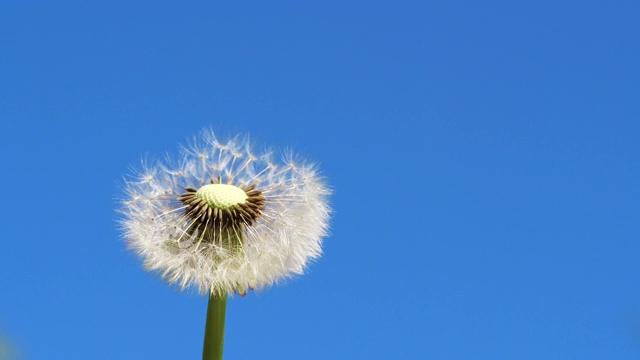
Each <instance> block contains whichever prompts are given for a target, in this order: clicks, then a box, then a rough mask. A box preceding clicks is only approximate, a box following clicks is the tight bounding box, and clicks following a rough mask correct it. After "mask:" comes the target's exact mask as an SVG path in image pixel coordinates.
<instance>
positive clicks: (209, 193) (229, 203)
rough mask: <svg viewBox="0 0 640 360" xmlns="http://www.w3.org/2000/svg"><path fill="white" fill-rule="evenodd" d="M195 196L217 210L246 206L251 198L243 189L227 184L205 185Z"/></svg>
mask: <svg viewBox="0 0 640 360" xmlns="http://www.w3.org/2000/svg"><path fill="white" fill-rule="evenodd" d="M195 196H196V197H197V198H198V199H200V200H203V201H204V202H206V203H207V204H208V205H209V206H210V207H212V208H215V209H228V208H230V207H233V206H235V205H239V204H244V203H245V202H246V201H247V199H248V198H249V196H247V194H246V193H245V192H244V190H242V189H241V188H239V187H237V186H233V185H227V184H209V185H205V186H203V187H201V188H200V189H198V191H196V193H195Z"/></svg>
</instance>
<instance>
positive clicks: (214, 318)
mask: <svg viewBox="0 0 640 360" xmlns="http://www.w3.org/2000/svg"><path fill="white" fill-rule="evenodd" d="M226 311H227V296H226V295H214V294H211V295H210V296H209V306H208V307H207V325H206V326H205V329H204V349H203V350H202V360H222V347H223V345H224V317H225V313H226Z"/></svg>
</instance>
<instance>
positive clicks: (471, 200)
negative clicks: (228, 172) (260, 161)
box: [0, 1, 640, 359]
mask: <svg viewBox="0 0 640 360" xmlns="http://www.w3.org/2000/svg"><path fill="white" fill-rule="evenodd" d="M639 18H640V3H639V2H637V1H617V2H610V3H605V2H595V1H575V2H570V1H565V2H558V1H548V2H547V1H536V2H520V1H518V2H508V1H501V2H491V1H487V2H447V4H445V2H439V3H436V2H423V1H415V2H407V1H395V2H388V3H382V2H371V1H367V2H364V1H362V2H355V1H322V2H313V3H305V4H302V2H299V1H298V2H281V1H276V2H269V3H268V4H267V3H266V2H243V3H242V4H237V3H232V2H212V1H206V2H205V1H203V2H181V3H180V4H178V2H168V1H153V2H131V1H126V2H125V1H109V2H87V1H75V2H71V1H57V2H50V3H48V4H45V3H44V2H38V1H3V2H2V3H0V48H1V49H2V50H1V55H0V121H1V125H0V156H1V160H2V161H1V167H2V174H3V175H2V177H0V182H1V184H2V188H3V189H4V191H5V192H6V193H5V194H6V195H7V196H5V203H4V206H3V207H2V210H0V212H1V213H2V216H1V217H0V219H1V220H0V221H1V226H0V241H1V244H2V248H1V250H0V337H2V338H4V339H5V341H6V342H7V343H8V344H9V346H10V347H11V348H12V351H13V352H14V353H17V354H18V355H19V356H18V358H19V359H198V358H200V357H201V349H202V337H203V328H204V321H205V313H206V306H207V299H206V298H205V297H200V296H198V295H197V294H196V293H195V291H187V292H180V291H179V290H178V289H177V288H175V287H170V286H167V285H166V284H165V283H164V282H163V281H162V280H161V279H160V278H159V276H158V275H157V274H152V273H146V272H145V271H144V270H143V269H142V266H141V260H140V259H139V258H138V257H137V256H136V255H135V254H134V253H132V252H130V251H128V250H127V249H126V245H125V243H124V241H123V239H122V238H121V234H120V232H119V230H118V228H117V219H118V215H117V214H116V211H115V209H116V208H117V207H118V200H117V199H118V198H119V197H120V196H122V193H121V189H120V187H119V184H122V179H123V177H124V176H125V175H127V174H131V168H132V167H133V168H135V167H136V166H138V165H139V164H140V160H141V158H142V157H143V156H145V154H149V155H150V156H152V157H153V156H160V155H162V154H164V153H166V152H168V153H170V154H176V152H177V150H178V146H179V144H184V143H185V142H186V141H187V140H188V139H189V138H191V137H192V136H194V135H196V134H198V132H199V131H201V130H202V129H204V128H207V127H211V128H213V129H214V130H215V131H216V132H217V133H218V134H219V135H221V136H222V137H225V136H228V135H235V134H237V133H249V134H250V135H251V137H252V139H253V140H254V141H256V143H258V144H263V145H268V146H271V147H274V148H276V149H285V148H293V149H294V150H295V151H296V152H298V153H299V154H301V155H302V156H304V157H306V158H307V159H309V160H311V161H315V162H317V163H318V164H319V166H320V169H321V170H322V173H323V174H324V176H326V177H327V179H328V182H329V184H330V186H331V187H332V188H333V190H334V194H333V196H332V198H331V205H332V207H333V208H334V214H333V218H332V220H331V235H330V236H329V237H328V238H326V240H325V245H324V255H323V257H322V258H320V259H319V261H317V262H315V263H314V264H312V265H311V266H310V267H309V271H308V273H307V274H306V275H304V276H302V277H300V278H297V279H294V280H291V281H288V282H286V283H285V284H282V285H278V286H275V287H273V288H271V289H267V290H265V291H261V292H258V293H251V294H249V295H248V296H246V297H245V298H239V297H235V298H233V299H232V300H231V301H230V302H229V304H228V313H227V329H226V347H225V356H226V359H256V358H260V359H638V358H639V357H640V289H639V285H640V265H639V264H640V262H639V261H638V258H639V256H640V242H639V241H638V240H639V239H638V235H639V234H640V226H639V222H638V219H639V216H640V205H639V201H638V200H639V199H640V196H639V195H640V181H639V180H640V145H639V143H640V142H639V140H640V101H639V100H640V89H639V84H640V66H639V65H638V64H640V49H639V47H640V46H639V43H638V39H640V21H638V19H639ZM0 354H1V352H0ZM1 356H2V355H0V357H1Z"/></svg>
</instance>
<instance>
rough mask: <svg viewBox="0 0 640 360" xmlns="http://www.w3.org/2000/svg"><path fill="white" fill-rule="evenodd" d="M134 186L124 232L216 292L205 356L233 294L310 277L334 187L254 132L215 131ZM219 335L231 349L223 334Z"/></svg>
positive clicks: (164, 264)
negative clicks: (259, 145) (255, 140)
mask: <svg viewBox="0 0 640 360" xmlns="http://www.w3.org/2000/svg"><path fill="white" fill-rule="evenodd" d="M125 193H126V197H125V199H124V201H123V202H122V207H121V209H120V212H121V213H122V215H123V220H122V221H121V225H122V228H123V231H124V237H125V239H126V240H127V243H128V245H129V246H130V247H131V248H133V249H134V250H135V251H136V252H137V253H138V254H139V255H140V256H141V257H142V258H143V259H144V266H145V268H146V269H147V270H150V271H157V272H159V273H161V274H162V276H163V278H165V279H166V280H167V281H168V282H169V283H171V284H178V285H179V286H180V288H182V289H185V288H194V289H197V291H198V292H200V293H201V294H208V295H209V299H210V300H209V309H208V315H207V328H206V330H205V357H204V358H208V357H207V354H206V353H207V341H208V339H209V338H210V336H209V335H210V334H209V331H210V330H211V331H214V330H215V329H210V320H211V321H212V322H216V321H219V319H220V317H222V331H223V330H224V312H225V308H226V298H227V295H230V294H233V293H238V294H240V295H241V296H244V295H245V294H246V293H247V291H248V290H253V289H260V288H264V287H266V286H270V285H272V284H273V283H275V282H278V281H279V280H282V279H286V278H289V277H291V276H295V275H297V274H302V273H303V272H304V270H305V268H306V266H307V265H308V264H309V262H310V261H312V260H313V259H316V258H318V257H319V256H320V254H321V251H322V250H321V244H322V238H323V237H324V236H325V235H326V234H327V227H328V218H329V213H330V209H329V207H328V205H327V197H328V195H329V190H328V189H327V187H326V185H325V184H324V182H323V180H322V178H321V177H320V176H319V175H318V171H317V169H316V167H315V166H314V165H312V164H309V163H306V162H303V161H300V160H298V159H297V158H296V157H295V156H294V155H293V154H292V153H288V154H286V155H284V156H282V157H281V158H278V159H276V158H275V157H274V156H273V155H272V153H271V152H269V151H262V152H258V151H255V150H254V149H253V147H252V146H251V144H250V142H249V140H248V137H236V138H234V139H232V140H230V141H227V142H222V141H220V140H219V139H218V138H217V137H216V136H215V134H214V133H213V132H212V131H205V132H203V134H202V135H201V136H199V137H197V138H195V139H194V140H193V141H192V143H190V144H189V145H188V146H185V147H182V149H181V154H180V156H179V157H178V158H177V159H173V160H172V159H171V158H167V159H166V160H165V161H163V162H158V163H156V164H153V165H149V164H146V163H145V164H143V168H142V170H141V171H139V172H138V173H137V175H136V176H135V177H134V178H132V179H129V180H127V181H126V183H125ZM214 317H215V318H217V319H218V320H216V319H214ZM219 325H220V324H218V325H217V326H218V327H219ZM215 331H216V332H220V329H217V330H215ZM218 335H220V334H218ZM220 336H221V335H220ZM212 341H214V342H215V341H217V342H219V344H218V345H219V349H216V350H215V352H217V351H218V350H219V356H221V354H222V338H221V337H219V338H218V339H217V340H212ZM214 347H215V346H214ZM212 351H213V350H212ZM212 358H216V357H212ZM218 358H220V357H218Z"/></svg>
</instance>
